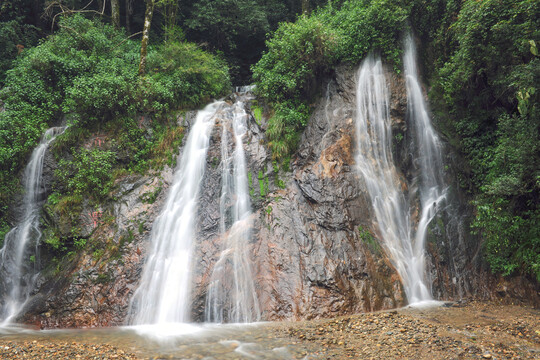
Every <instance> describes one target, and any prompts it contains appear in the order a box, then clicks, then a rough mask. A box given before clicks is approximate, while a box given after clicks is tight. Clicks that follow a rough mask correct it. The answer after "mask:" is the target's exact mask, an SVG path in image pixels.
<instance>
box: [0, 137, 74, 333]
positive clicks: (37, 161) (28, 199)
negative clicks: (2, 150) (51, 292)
mask: <svg viewBox="0 0 540 360" xmlns="http://www.w3.org/2000/svg"><path fill="white" fill-rule="evenodd" d="M64 130H65V128H64V127H53V128H50V129H48V130H47V131H46V132H45V134H44V135H43V137H42V139H41V141H40V143H39V145H38V146H37V147H36V148H35V149H34V151H33V152H32V155H31V156H30V161H29V163H28V165H27V166H26V169H25V171H24V198H23V202H22V209H23V213H22V217H21V221H20V222H19V223H18V224H17V225H16V226H15V227H14V228H13V229H11V231H10V232H9V233H7V235H6V237H5V239H4V246H3V248H2V249H1V250H0V285H1V288H0V289H2V290H3V294H2V296H3V297H2V299H0V325H6V324H8V323H10V322H11V321H13V320H14V318H15V317H16V316H17V314H18V313H19V312H20V311H21V310H22V309H23V307H24V305H25V304H26V302H27V300H28V299H29V298H30V293H31V291H32V290H33V289H34V287H35V281H36V279H37V276H38V262H39V261H38V258H37V257H38V249H37V247H38V246H39V240H40V238H41V232H40V230H39V218H40V208H41V205H42V202H43V200H44V199H43V197H44V190H43V188H42V176H43V158H44V157H45V153H46V151H47V149H48V147H49V144H50V143H51V142H52V141H54V139H55V138H56V137H57V136H58V135H60V134H61V133H63V132H64Z"/></svg>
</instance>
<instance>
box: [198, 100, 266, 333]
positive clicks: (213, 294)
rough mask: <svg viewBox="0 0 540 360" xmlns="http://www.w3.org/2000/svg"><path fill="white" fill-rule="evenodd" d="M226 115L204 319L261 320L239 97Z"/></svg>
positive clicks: (244, 115) (243, 118)
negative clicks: (215, 247) (216, 244)
mask: <svg viewBox="0 0 540 360" xmlns="http://www.w3.org/2000/svg"><path fill="white" fill-rule="evenodd" d="M227 115H228V116H227V117H226V118H224V119H223V123H222V126H223V132H222V138H221V158H222V162H221V166H222V177H221V184H222V188H221V198H220V220H221V221H220V234H221V238H222V241H223V244H222V251H221V254H220V257H219V259H218V261H217V262H216V264H215V266H214V269H213V273H212V277H211V280H210V285H209V287H208V295H207V299H206V321H208V322H220V323H222V322H234V323H238V322H253V321H257V320H260V310H259V304H258V298H257V294H256V292H255V285H254V283H253V276H252V271H251V265H250V256H249V253H248V249H249V247H248V245H249V241H250V238H251V228H252V226H253V224H252V222H253V219H252V214H251V204H250V199H249V189H248V181H247V180H248V177H247V169H246V159H245V155H244V147H243V142H242V139H243V138H244V137H245V135H246V133H247V120H248V118H249V115H248V114H247V113H246V111H245V110H244V104H243V102H241V101H237V102H236V103H235V104H234V105H233V106H232V107H231V108H230V111H229V112H227ZM231 126H232V133H233V134H234V146H235V150H234V152H233V155H232V156H230V154H229V141H228V137H229V136H228V134H229V132H231V129H230V127H231Z"/></svg>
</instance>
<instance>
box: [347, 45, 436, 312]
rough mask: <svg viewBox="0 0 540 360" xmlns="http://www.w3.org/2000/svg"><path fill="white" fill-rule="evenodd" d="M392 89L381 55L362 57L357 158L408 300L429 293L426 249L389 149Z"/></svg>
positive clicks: (413, 301) (358, 90) (379, 226)
mask: <svg viewBox="0 0 540 360" xmlns="http://www.w3.org/2000/svg"><path fill="white" fill-rule="evenodd" d="M389 102H390V94H389V92H388V87H387V84H386V79H385V75H384V71H383V67H382V63H381V60H380V59H375V58H374V57H373V56H371V55H370V56H368V58H367V59H366V60H365V61H364V62H363V64H362V66H361V68H360V71H359V76H358V84H357V114H356V127H357V138H358V154H357V164H358V168H359V171H360V173H361V175H362V176H363V179H364V181H365V183H366V188H367V191H368V193H369V196H370V198H371V202H372V205H373V210H374V213H375V218H376V222H377V226H378V230H379V232H380V235H381V239H382V240H383V246H384V248H385V249H386V250H387V252H388V254H389V256H390V259H391V260H392V262H393V264H394V266H395V267H396V270H397V271H398V273H399V275H400V276H401V278H402V282H403V286H404V289H405V292H406V295H407V298H408V300H409V303H415V302H419V301H425V300H430V299H431V294H430V291H429V289H428V287H427V286H426V281H425V275H424V272H425V269H424V263H425V261H424V249H423V246H422V245H421V244H415V243H414V242H416V241H414V242H413V239H414V237H413V224H412V220H411V216H410V213H411V211H410V206H409V203H408V201H407V199H406V196H405V194H404V192H403V191H402V184H401V179H400V177H399V175H398V172H397V170H396V168H395V166H394V161H393V158H392V152H391V145H392V143H391V139H392V129H391V120H390V108H389Z"/></svg>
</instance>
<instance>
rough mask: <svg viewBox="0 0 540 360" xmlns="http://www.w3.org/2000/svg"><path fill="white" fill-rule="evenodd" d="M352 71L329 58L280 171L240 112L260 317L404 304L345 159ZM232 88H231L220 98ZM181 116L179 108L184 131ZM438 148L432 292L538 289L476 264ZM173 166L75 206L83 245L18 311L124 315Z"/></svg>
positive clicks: (200, 283) (216, 182) (213, 244)
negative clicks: (286, 167)
mask: <svg viewBox="0 0 540 360" xmlns="http://www.w3.org/2000/svg"><path fill="white" fill-rule="evenodd" d="M388 78H389V84H390V86H391V94H392V98H391V117H392V121H393V131H394V135H396V134H397V136H395V138H394V148H393V152H394V158H395V159H396V161H397V163H398V164H397V165H398V168H399V169H400V170H401V177H402V179H403V183H404V187H405V188H406V187H407V185H406V184H407V183H411V179H413V178H414V177H415V176H416V175H417V174H415V173H414V166H412V161H413V160H412V158H411V156H410V151H409V142H408V127H407V121H406V106H407V96H406V92H405V86H404V82H403V79H402V78H401V77H400V76H397V75H393V74H391V73H390V72H388ZM355 79H356V72H355V69H352V68H349V67H340V68H338V70H337V71H336V72H335V74H334V76H332V77H331V78H329V79H327V81H326V83H325V86H323V97H322V99H321V100H320V101H319V102H318V103H317V104H316V107H315V109H314V112H313V115H312V116H311V118H310V121H309V124H308V126H307V128H306V129H305V131H304V134H303V136H302V139H301V142H300V146H299V149H298V151H297V153H296V154H295V156H294V157H293V159H292V161H291V165H290V171H287V172H284V171H282V170H281V171H278V169H277V167H275V166H274V164H273V163H272V159H271V154H270V151H269V150H268V148H267V146H266V144H265V143H266V139H265V136H264V129H265V127H266V124H265V123H264V119H263V121H262V122H259V123H258V122H257V121H256V120H255V119H254V118H253V117H251V118H250V119H249V122H248V126H249V131H248V133H249V135H248V138H247V139H244V150H245V153H246V159H247V162H248V169H249V176H248V178H249V182H250V196H251V201H252V207H253V217H254V219H253V229H252V240H251V242H250V244H249V254H250V256H251V259H252V264H253V272H254V276H255V284H256V289H257V293H258V298H259V302H260V305H261V310H262V313H263V319H264V320H282V319H312V318H319V317H332V316H337V315H342V314H350V313H356V312H365V311H375V310H380V309H388V308H394V307H398V306H402V305H404V304H406V299H405V295H404V292H403V289H402V286H401V282H400V278H399V276H398V275H397V273H396V270H395V269H394V267H393V265H392V263H391V261H390V260H389V259H388V258H387V256H386V255H385V251H384V249H383V248H382V247H381V245H380V244H381V242H380V241H379V240H378V232H377V228H376V224H375V221H374V217H373V214H372V211H373V210H372V208H371V202H370V200H369V197H368V195H367V192H366V190H365V184H364V183H363V180H362V178H361V177H360V176H359V174H358V172H357V170H356V168H355V167H356V164H355V155H354V154H355V151H356V133H355V125H354V123H353V119H354V116H355V107H356V105H355V101H356V94H355V90H356V89H355V87H356V81H355ZM234 100H235V99H234V95H233V96H232V97H231V98H230V99H229V100H228V101H234ZM246 106H247V107H249V106H250V104H249V103H247V104H246ZM190 124H191V120H190V118H188V119H187V122H186V123H185V125H186V126H187V128H188V131H189V127H190ZM223 126H224V125H223V124H222V123H221V122H220V121H219V120H218V121H217V123H216V126H215V128H214V130H213V132H212V135H211V143H210V149H209V151H208V156H207V166H206V173H205V178H204V180H203V189H202V191H201V195H200V206H199V210H198V211H199V213H198V219H199V222H198V224H197V239H196V249H195V257H196V260H195V261H194V264H195V265H194V269H193V273H194V280H193V306H192V318H193V320H195V321H202V320H203V315H204V308H205V301H206V295H207V288H208V282H209V280H210V277H211V274H212V269H213V266H214V264H215V262H216V260H217V259H218V258H219V253H220V251H221V241H222V239H221V238H220V233H219V216H220V215H219V197H220V189H221V160H222V159H221V150H220V149H221V141H222V139H221V134H222V127H223ZM229 138H230V139H231V138H232V137H229ZM229 141H231V143H230V144H229V145H228V146H230V148H233V147H234V145H233V143H232V140H229ZM445 154H446V161H447V164H448V171H447V174H446V176H447V182H448V184H449V187H450V191H449V194H450V195H449V200H448V206H447V207H446V208H445V209H444V211H442V212H441V213H440V215H439V217H437V218H436V219H435V220H434V221H433V222H432V225H431V227H430V230H429V234H428V245H427V251H428V253H429V261H428V263H429V265H428V273H429V276H430V277H431V282H432V284H433V285H432V293H433V295H434V296H435V298H437V299H444V300H458V299H461V298H465V297H471V296H480V297H498V298H504V299H506V298H511V297H515V296H518V297H522V298H523V299H529V300H530V299H536V300H535V301H538V300H537V299H538V290H537V289H536V290H535V288H534V286H533V285H530V283H528V282H527V281H523V282H522V283H519V284H521V285H523V284H525V285H523V286H521V285H520V286H521V287H520V286H514V285H512V284H514V283H508V282H504V281H502V280H500V279H496V278H494V277H492V276H491V275H490V274H489V273H488V272H487V271H486V270H485V268H484V267H483V265H482V263H481V262H480V260H479V259H480V257H479V256H478V254H479V251H480V246H481V244H480V243H479V241H478V240H477V239H476V238H474V237H473V236H471V235H470V234H469V232H468V222H467V219H468V218H469V217H470V214H471V209H470V208H468V205H467V203H468V201H467V198H466V194H464V193H462V192H461V191H460V189H459V187H458V186H457V185H456V184H457V181H456V178H455V177H456V176H455V174H454V173H453V171H452V168H453V167H452V161H454V159H453V157H452V155H451V154H452V152H451V151H447V152H445ZM172 174H173V170H172V169H170V168H167V167H166V168H165V169H164V170H162V171H160V172H155V173H152V174H147V175H145V176H127V177H124V178H122V179H120V180H119V181H118V182H117V184H116V186H115V189H116V190H115V194H114V197H115V198H116V199H117V200H116V202H114V203H111V204H105V205H104V206H103V207H102V208H101V209H99V216H98V218H95V217H93V216H91V217H90V218H84V216H85V215H83V216H82V217H81V219H80V221H81V223H84V224H87V227H88V229H87V230H88V231H87V234H88V236H89V240H88V241H89V242H91V244H92V245H91V249H90V250H88V251H87V252H86V253H85V254H82V255H80V256H78V257H75V258H73V259H72V261H71V263H67V262H66V263H63V264H60V265H59V269H58V274H60V275H61V276H59V277H55V274H45V275H44V280H43V281H42V287H41V289H39V291H38V292H37V295H36V297H35V298H34V301H33V302H32V303H31V304H30V305H29V306H28V313H27V315H26V316H25V317H24V320H25V321H26V322H28V323H35V324H36V325H38V326H40V327H48V328H50V327H82V326H86V327H90V326H110V325H120V324H123V323H124V322H125V318H126V315H127V310H128V307H129V300H130V298H131V296H132V294H133V291H134V289H135V288H136V287H137V285H138V281H139V279H140V274H141V269H142V265H143V262H144V258H145V255H146V249H147V248H148V239H149V235H150V230H151V227H152V223H153V221H154V219H155V218H156V216H157V215H158V214H159V212H160V210H161V207H162V204H163V200H164V199H165V197H166V194H167V188H168V187H169V185H170V183H171V181H172ZM85 211H86V210H85ZM85 211H83V213H85ZM96 219H97V220H96ZM47 279H48V280H47ZM51 279H52V280H51ZM516 284H518V283H516ZM527 284H528V285H527ZM520 288H522V290H519V289H520Z"/></svg>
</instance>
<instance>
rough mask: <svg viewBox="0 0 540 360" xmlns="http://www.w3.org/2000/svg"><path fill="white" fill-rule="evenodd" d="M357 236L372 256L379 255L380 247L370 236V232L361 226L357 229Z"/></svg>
mask: <svg viewBox="0 0 540 360" xmlns="http://www.w3.org/2000/svg"><path fill="white" fill-rule="evenodd" d="M358 235H359V236H360V240H362V242H363V243H364V244H366V246H367V247H368V248H369V249H370V251H371V252H373V253H374V254H380V253H381V246H380V245H379V243H378V242H377V239H375V237H374V236H373V235H372V234H371V232H370V231H369V230H368V229H366V228H364V227H363V226H359V227H358Z"/></svg>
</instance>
